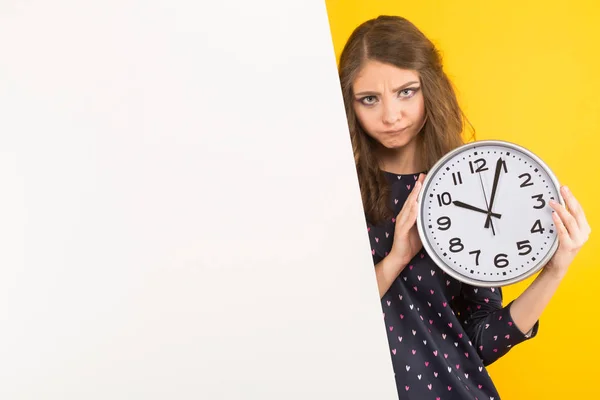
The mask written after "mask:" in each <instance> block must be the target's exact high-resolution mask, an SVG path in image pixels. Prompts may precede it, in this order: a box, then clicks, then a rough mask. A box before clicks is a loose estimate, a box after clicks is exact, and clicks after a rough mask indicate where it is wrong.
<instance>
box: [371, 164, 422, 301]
mask: <svg viewBox="0 0 600 400" xmlns="http://www.w3.org/2000/svg"><path fill="white" fill-rule="evenodd" d="M424 179H425V175H423V174H421V175H419V179H417V182H415V187H414V188H413V190H412V192H411V193H410V194H409V195H408V198H407V199H406V202H405V203H404V205H403V206H402V209H401V210H400V212H399V213H398V215H397V216H396V226H395V228H394V239H393V243H392V248H391V250H390V252H389V253H388V255H387V256H386V257H384V258H383V260H381V261H380V262H379V263H378V264H377V265H375V275H376V277H377V286H378V287H379V297H380V298H382V297H383V296H384V295H385V293H386V292H387V291H388V289H389V288H390V286H391V285H392V283H393V282H394V281H395V280H396V278H397V277H398V275H400V273H401V272H402V270H404V268H406V266H407V265H408V263H409V262H410V260H412V259H413V257H414V256H415V255H416V254H417V253H418V252H419V250H421V248H422V247H423V244H422V243H421V238H420V237H419V231H418V230H417V225H416V223H415V222H416V221H417V212H418V203H417V198H418V196H419V192H420V191H421V186H422V185H423V180H424Z"/></svg>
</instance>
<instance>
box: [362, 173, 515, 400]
mask: <svg viewBox="0 0 600 400" xmlns="http://www.w3.org/2000/svg"><path fill="white" fill-rule="evenodd" d="M388 176H390V177H392V178H394V179H393V180H392V181H390V183H391V184H392V186H391V192H390V198H389V204H390V205H391V206H392V208H393V211H394V215H393V216H391V217H390V218H389V219H387V220H385V221H384V222H383V223H382V224H381V225H373V224H370V223H367V232H368V236H369V241H370V244H371V254H372V256H373V262H374V264H376V263H377V262H379V261H380V260H382V255H384V254H385V256H387V255H389V254H390V251H391V247H392V243H393V239H394V228H395V226H394V224H395V223H396V218H397V215H398V213H399V212H400V210H401V208H402V206H403V203H404V201H405V199H406V198H407V196H408V194H409V193H410V190H411V189H413V184H412V182H414V181H412V180H406V179H400V178H404V177H405V176H401V175H397V176H396V175H394V174H391V175H390V174H388ZM411 177H415V179H417V178H418V176H416V175H412V174H411V175H410V176H408V178H411ZM396 178H397V179H396ZM402 180H404V183H401V181H402ZM407 182H411V184H408V183H407ZM425 256H426V252H425V250H420V251H419V252H418V253H417V254H416V255H415V256H414V257H413V258H412V259H411V260H410V261H409V262H408V265H407V266H408V268H405V269H403V270H402V272H400V274H399V275H398V278H396V279H395V280H394V281H393V282H392V283H391V286H390V287H389V289H388V290H387V292H385V294H384V295H383V296H382V298H381V306H382V307H383V310H385V312H384V313H383V316H384V321H385V324H386V327H387V329H386V332H387V336H388V342H389V343H388V344H389V349H390V353H389V354H390V357H391V359H392V364H393V366H394V373H395V375H396V383H397V388H398V389H399V391H400V392H402V396H401V398H402V397H403V396H409V393H410V398H411V399H424V400H429V399H431V400H433V399H434V398H436V399H440V400H446V399H445V397H447V398H448V399H452V398H454V397H456V398H463V397H465V398H467V393H468V398H473V399H482V400H487V399H489V398H490V397H494V398H499V395H498V394H497V392H496V390H495V388H494V385H493V382H491V380H490V378H489V374H487V371H486V370H485V368H484V367H483V365H484V364H483V361H484V360H485V361H487V362H491V361H494V360H495V359H497V358H499V357H500V356H502V355H503V354H505V353H506V352H507V351H508V349H510V348H511V347H513V346H514V345H516V344H518V343H520V342H521V341H523V335H522V334H519V331H518V330H517V328H516V326H514V323H513V322H512V320H511V318H510V314H509V313H508V310H507V309H506V308H502V306H501V304H502V293H501V291H500V290H496V288H482V287H472V286H469V285H464V284H461V283H459V282H458V281H456V280H455V279H454V278H452V277H451V276H450V275H447V274H446V273H445V272H444V271H442V270H439V269H438V267H437V265H435V263H434V262H433V261H432V259H431V258H430V257H425ZM423 271H425V272H423ZM456 298H458V299H460V300H461V302H454V301H453V300H455V299H456ZM404 300H407V301H404ZM384 329H385V328H384ZM492 344H493V345H492ZM432 355H433V356H434V357H433V358H432V357H431V356H432ZM411 366H412V367H411ZM445 369H447V370H448V374H446V373H442V374H441V375H440V374H439V373H438V371H440V370H441V371H443V370H445ZM484 388H485V392H483V390H484ZM440 393H444V394H443V395H441V396H440ZM432 395H434V396H436V397H432ZM463 395H465V396H463Z"/></svg>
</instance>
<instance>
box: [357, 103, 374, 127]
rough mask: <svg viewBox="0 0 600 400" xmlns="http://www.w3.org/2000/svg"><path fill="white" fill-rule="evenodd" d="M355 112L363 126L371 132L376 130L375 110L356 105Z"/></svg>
mask: <svg viewBox="0 0 600 400" xmlns="http://www.w3.org/2000/svg"><path fill="white" fill-rule="evenodd" d="M354 113H355V114H356V118H357V119H358V122H359V123H360V125H361V126H362V128H363V129H364V130H365V131H367V133H370V132H372V131H374V128H375V126H376V121H377V116H376V113H375V112H374V111H373V110H366V109H364V108H362V107H354Z"/></svg>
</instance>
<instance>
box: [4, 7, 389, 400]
mask: <svg viewBox="0 0 600 400" xmlns="http://www.w3.org/2000/svg"><path fill="white" fill-rule="evenodd" d="M0 187H1V189H0V190H1V191H0V398H1V399H3V400H17V399H19V400H25V399H35V400H41V399H52V400H54V399H61V400H75V399H76V400H83V399H85V400H95V399H98V400H99V399H102V400H106V399H111V400H117V399H123V400H125V399H126V400H132V399H144V400H154V399H177V400H184V399H202V400H212V399H215V400H217V399H219V400H220V399H261V400H263V399H286V400H291V399H298V400H307V399H361V400H362V399H378V400H382V399H395V398H397V395H396V389H395V385H394V378H393V372H392V366H391V360H390V356H389V353H388V348H387V339H386V335H385V330H384V329H385V327H384V325H383V317H382V310H381V307H380V303H379V298H378V292H377V286H376V281H375V277H374V272H373V264H372V260H371V254H370V247H369V242H368V237H367V231H366V225H365V221H364V217H363V210H362V205H361V202H360V194H359V189H358V181H357V178H356V173H355V168H354V163H353V159H352V151H351V146H350V139H349V135H348V131H347V125H346V120H345V115H344V109H343V103H342V97H341V91H340V88H339V83H338V78H337V71H336V64H335V55H334V50H333V46H332V43H331V36H330V31H329V26H328V21H327V15H326V9H325V4H324V3H323V2H322V1H308V0H295V1H275V0H259V1H254V2H247V1H234V2H217V1H213V2H202V1H201V2H198V1H185V0H168V1H167V0H153V1H135V0H119V1H115V0H104V1H94V2H89V1H83V2H82V1H68V0H55V1H41V0H31V1H15V0H8V1H3V2H1V3H0Z"/></svg>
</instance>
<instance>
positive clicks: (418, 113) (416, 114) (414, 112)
mask: <svg viewBox="0 0 600 400" xmlns="http://www.w3.org/2000/svg"><path fill="white" fill-rule="evenodd" d="M415 100H417V101H415V102H414V103H413V104H412V107H411V108H410V116H411V119H412V120H413V121H414V122H415V123H416V124H417V125H421V123H422V122H423V121H424V120H425V103H424V102H423V99H422V98H421V99H415Z"/></svg>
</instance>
